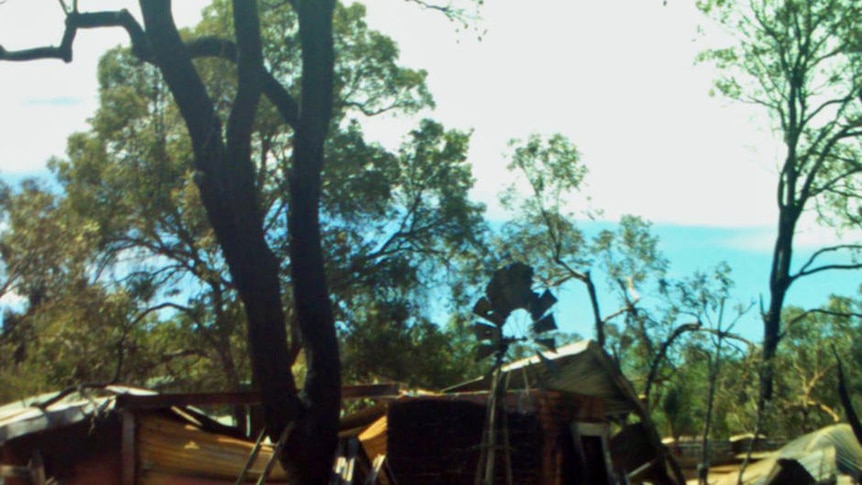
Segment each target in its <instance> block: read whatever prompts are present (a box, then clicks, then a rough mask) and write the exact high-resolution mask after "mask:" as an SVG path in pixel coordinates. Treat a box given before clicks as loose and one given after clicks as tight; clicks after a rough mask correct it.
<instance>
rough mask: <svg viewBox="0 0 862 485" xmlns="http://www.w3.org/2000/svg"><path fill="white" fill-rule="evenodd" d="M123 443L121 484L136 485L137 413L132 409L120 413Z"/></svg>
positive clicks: (121, 451) (121, 448)
mask: <svg viewBox="0 0 862 485" xmlns="http://www.w3.org/2000/svg"><path fill="white" fill-rule="evenodd" d="M120 426H121V428H122V431H121V438H120V439H121V441H122V442H121V444H120V464H121V471H120V484H121V485H135V484H136V483H137V465H138V460H137V455H138V453H137V450H136V449H135V441H136V436H135V435H136V428H137V426H136V423H135V415H134V413H132V412H131V411H126V410H123V411H122V413H121V414H120Z"/></svg>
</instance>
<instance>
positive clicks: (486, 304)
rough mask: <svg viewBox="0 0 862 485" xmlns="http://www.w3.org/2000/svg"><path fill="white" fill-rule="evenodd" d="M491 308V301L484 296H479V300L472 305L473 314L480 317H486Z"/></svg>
mask: <svg viewBox="0 0 862 485" xmlns="http://www.w3.org/2000/svg"><path fill="white" fill-rule="evenodd" d="M491 310H492V308H491V302H490V301H489V300H488V298H486V297H484V296H483V297H482V298H479V301H477V302H476V304H475V305H473V314H474V315H478V316H480V317H482V318H488V317H487V315H488V314H489V313H491Z"/></svg>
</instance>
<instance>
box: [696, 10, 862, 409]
mask: <svg viewBox="0 0 862 485" xmlns="http://www.w3.org/2000/svg"><path fill="white" fill-rule="evenodd" d="M699 7H700V8H701V10H702V11H704V12H705V13H706V14H707V15H708V16H709V17H710V18H711V19H713V20H714V21H716V23H717V24H718V25H720V26H722V27H724V28H725V29H726V30H727V31H728V32H730V33H732V35H733V36H734V42H733V45H732V46H730V47H727V48H722V49H713V50H709V51H706V52H704V53H703V54H702V55H701V59H702V60H707V61H712V62H714V63H715V64H716V65H717V67H718V68H719V69H720V70H721V77H720V78H719V79H718V80H717V81H716V87H717V89H718V91H720V92H721V93H722V94H723V95H725V96H728V97H730V98H732V99H735V100H739V101H742V102H747V103H753V104H755V105H758V106H761V107H762V108H763V109H764V110H765V112H766V113H768V115H769V118H770V120H771V122H772V124H773V128H774V129H775V130H776V132H777V133H778V134H779V136H780V138H781V141H782V143H783V147H784V154H783V158H782V160H781V161H780V162H779V164H778V175H779V177H778V184H777V189H776V204H777V207H778V221H777V227H776V231H777V232H776V239H775V245H774V248H773V251H772V264H771V270H770V276H769V298H768V302H767V303H766V306H765V308H763V310H762V314H763V328H764V337H763V359H764V365H763V367H762V372H761V379H760V388H761V391H760V396H759V406H758V407H759V408H760V409H761V410H763V409H764V407H765V406H767V405H768V403H769V402H771V400H772V397H773V381H774V372H775V370H774V369H775V366H774V358H775V356H776V352H777V349H778V344H779V341H780V340H781V336H782V334H783V332H784V325H785V324H786V322H783V320H782V318H783V313H782V310H783V308H784V305H785V301H786V298H787V294H788V291H789V289H790V288H791V285H793V284H794V283H796V282H797V281H799V280H801V279H803V278H805V277H807V276H810V275H814V274H819V273H822V272H824V271H831V270H858V269H860V268H862V264H860V263H859V262H858V260H856V259H853V257H852V253H853V252H855V253H856V254H858V252H859V251H860V250H862V242H860V241H859V240H858V239H856V240H854V239H848V240H845V241H842V242H838V243H835V244H832V245H827V246H823V247H820V248H818V249H816V250H815V251H813V252H812V254H811V256H810V257H809V258H808V259H806V260H804V261H801V262H800V261H797V260H795V259H794V249H795V237H796V234H797V229H798V228H799V224H800V220H801V219H802V217H803V215H804V214H806V213H811V212H813V211H817V214H818V217H819V220H820V222H822V223H825V224H828V225H831V226H835V227H851V228H856V229H858V228H859V227H860V217H859V209H860V203H859V201H860V200H862V199H860V196H862V187H860V182H862V163H860V161H859V160H860V158H859V155H860V136H862V57H860V53H862V49H860V46H862V42H861V41H862V30H860V27H859V24H858V22H856V20H855V19H857V18H859V15H860V13H862V11H860V8H862V6H860V5H859V4H858V3H857V2H847V1H843V0H817V1H801V0H755V1H752V2H727V1H719V0H715V1H713V0H703V1H701V2H699ZM850 234H852V232H851V233H850ZM857 234H858V233H857ZM836 255H838V256H839V257H838V258H834V256H836ZM830 258H831V259H830ZM761 414H762V413H761Z"/></svg>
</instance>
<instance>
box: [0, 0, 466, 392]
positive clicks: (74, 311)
mask: <svg viewBox="0 0 862 485" xmlns="http://www.w3.org/2000/svg"><path fill="white" fill-rule="evenodd" d="M228 5H229V2H225V1H218V2H215V3H214V4H213V6H212V7H210V8H209V9H208V10H207V11H206V13H205V15H204V19H203V20H202V22H201V24H200V25H199V26H198V27H197V28H196V29H195V31H194V36H205V35H208V34H221V33H223V32H224V31H225V29H230V28H231V22H232V20H231V16H230V14H229V11H228ZM262 9H263V10H265V12H263V13H262V19H263V21H264V26H263V33H264V40H265V45H266V47H265V49H266V51H267V58H268V59H270V60H272V63H273V65H272V66H271V67H272V70H273V72H275V73H276V74H277V76H278V77H279V78H280V79H279V80H280V81H281V82H282V83H283V84H284V85H285V86H288V89H290V90H292V91H294V92H298V90H297V88H296V84H297V82H298V79H299V73H298V72H296V69H295V66H297V65H299V63H298V62H297V59H296V58H295V56H296V53H297V52H298V49H297V48H296V43H297V42H298V40H297V32H296V26H297V23H296V19H295V17H294V16H293V13H292V10H291V9H290V8H287V6H286V5H263V6H262ZM364 14H365V10H364V7H362V6H361V5H352V6H349V7H342V6H340V7H339V8H338V9H337V12H336V16H335V19H334V22H335V30H336V49H337V53H338V61H337V64H336V77H337V80H336V84H337V90H336V98H337V99H336V102H335V106H336V110H337V113H336V116H335V117H334V122H333V124H334V126H333V128H332V133H333V135H332V136H331V137H330V138H329V139H328V141H327V145H326V148H325V149H326V159H327V164H326V166H325V169H324V174H323V176H324V184H323V194H322V211H321V218H322V222H323V226H324V227H323V237H324V247H325V248H326V251H327V252H328V254H327V272H328V278H329V281H331V282H332V284H331V285H330V289H331V291H332V298H333V300H334V302H335V313H336V318H337V320H338V321H339V322H340V324H339V326H340V328H341V331H342V332H343V334H344V339H343V343H344V344H345V348H344V349H343V351H344V353H345V355H346V362H349V363H350V365H348V367H349V368H353V369H354V370H352V371H350V372H347V373H346V374H347V376H348V377H349V378H350V379H365V378H371V377H373V376H389V377H390V378H392V379H397V380H403V381H406V382H410V383H411V384H416V385H422V386H428V387H443V386H444V385H447V384H452V383H454V382H457V381H459V380H461V379H463V378H464V377H465V376H464V375H463V373H464V372H468V370H467V369H468V367H469V366H470V365H472V360H471V359H472V356H470V357H467V356H466V353H465V352H463V351H462V350H461V349H460V347H459V346H458V344H456V343H453V342H450V337H451V335H450V333H449V332H447V331H444V330H439V329H438V328H437V327H436V326H435V325H433V324H432V323H431V322H430V320H429V318H430V315H432V312H438V313H439V312H440V311H441V310H445V309H446V307H445V304H442V303H441V301H445V300H446V296H447V295H445V294H442V293H441V294H438V295H436V296H434V297H431V296H428V289H429V288H431V287H440V286H441V285H445V284H446V282H448V281H452V279H453V278H455V277H456V275H458V273H459V272H460V271H461V270H460V268H461V267H462V266H463V265H466V264H470V261H471V258H473V256H472V254H474V253H476V251H477V248H479V245H480V243H481V237H482V227H483V221H482V211H483V207H482V206H481V205H479V204H476V203H474V202H472V201H470V200H469V195H468V193H469V190H470V188H471V187H472V184H473V178H472V175H471V173H470V167H469V164H468V163H467V161H466V153H467V149H468V144H469V133H464V132H459V131H456V130H448V129H446V128H445V127H443V126H442V125H441V124H439V123H437V122H434V121H432V120H423V121H422V122H420V123H419V125H418V127H417V128H416V129H415V130H413V131H412V132H410V133H409V134H408V136H407V137H406V138H405V140H404V143H403V145H402V147H401V148H400V149H399V150H397V151H394V152H390V151H387V150H386V149H384V148H383V147H382V146H380V145H377V144H374V143H369V142H367V141H366V140H365V138H364V135H363V133H362V129H361V124H360V119H361V118H362V117H365V116H369V115H374V114H378V113H382V112H391V113H402V114H403V113H415V112H417V111H419V110H421V109H424V108H428V107H432V106H433V100H432V98H431V96H430V94H429V92H428V90H427V87H426V86H425V72H424V71H421V70H413V69H409V68H405V67H403V66H401V65H400V64H399V63H398V49H397V46H396V45H395V43H394V42H393V41H392V40H391V39H389V38H387V37H385V36H383V35H382V34H380V33H378V32H374V31H372V30H369V29H368V26H367V24H366V23H365V21H364ZM195 62H196V63H197V65H198V68H199V71H200V72H201V75H202V77H203V78H204V80H205V82H206V84H207V89H208V90H209V95H210V96H211V97H212V98H213V99H215V100H216V104H217V106H218V108H219V109H220V110H223V111H224V112H227V111H228V110H229V108H230V105H231V103H232V99H233V96H234V92H235V89H236V88H235V85H234V82H235V81H234V79H235V77H234V76H232V75H231V73H232V70H233V69H234V67H233V65H232V64H231V63H228V62H226V61H224V60H221V59H199V60H196V61H195ZM98 77H99V85H100V91H99V96H100V106H99V109H98V110H97V112H96V113H95V114H94V115H93V117H92V119H91V128H90V130H89V131H87V132H84V133H76V134H74V135H72V136H71V137H70V138H69V142H68V149H67V153H68V158H66V159H63V160H54V161H52V162H51V165H50V166H51V168H52V170H53V171H54V174H55V175H56V178H57V181H58V182H59V184H60V189H61V190H60V191H59V192H58V193H56V194H52V193H50V192H48V191H47V190H44V189H42V188H40V187H38V185H36V184H35V183H28V184H25V186H23V187H22V189H21V193H20V194H16V195H14V196H13V195H9V193H7V192H6V191H5V189H4V192H3V195H4V197H3V199H2V200H3V203H4V211H3V214H4V216H5V217H6V218H7V219H8V224H7V226H5V227H4V229H3V231H2V233H3V234H2V246H0V248H2V253H1V254H0V256H2V258H3V264H4V269H5V272H6V273H7V279H8V280H9V281H12V280H14V281H15V286H14V287H12V286H10V290H11V291H13V292H14V293H15V294H19V295H23V296H30V295H32V296H33V298H30V302H29V303H27V304H24V305H23V306H22V308H21V312H20V313H16V314H15V315H10V319H8V321H10V322H12V321H15V322H20V323H19V324H17V328H15V329H13V328H12V327H15V325H11V324H10V325H7V327H9V328H8V331H6V332H4V333H5V336H6V339H7V340H8V346H9V347H8V348H12V352H10V354H9V355H19V356H21V358H20V359H19V362H4V363H2V364H0V365H2V367H3V369H10V368H12V367H15V366H17V367H18V368H21V369H23V367H21V366H29V367H28V369H29V368H32V369H33V371H32V372H33V373H37V374H39V375H40V376H42V378H41V379H39V380H34V381H33V384H34V385H35V386H49V387H57V386H60V385H65V384H71V383H76V381H81V380H95V381H109V380H111V379H113V378H114V377H115V374H116V377H118V378H119V379H121V380H123V381H125V382H129V383H135V384H143V385H158V386H160V387H168V388H173V389H186V390H207V389H208V390H214V389H225V388H228V389H236V388H238V387H240V386H241V384H242V383H243V382H246V381H248V379H249V376H250V371H249V364H248V361H247V358H246V356H247V352H246V350H245V338H244V333H245V315H244V312H243V311H242V307H241V305H240V302H239V299H238V296H237V294H236V291H235V289H234V285H233V282H232V281H231V280H230V277H229V276H228V271H227V268H226V264H225V261H224V259H223V256H222V254H221V251H220V249H219V247H218V244H217V242H216V239H215V236H214V234H213V231H212V229H211V227H210V224H209V222H208V220H207V217H206V214H205V211H204V210H203V208H202V206H201V203H200V200H199V194H198V189H197V186H196V184H195V178H196V177H199V176H202V175H201V174H198V173H196V172H194V171H193V170H192V168H191V167H192V164H191V160H192V153H191V147H190V144H189V140H188V137H187V134H186V132H185V123H184V122H183V120H182V118H181V116H180V114H179V113H178V111H177V108H176V106H174V104H173V103H172V100H171V96H170V94H169V92H168V90H167V88H166V86H165V84H164V82H163V81H162V79H161V77H160V75H159V73H158V71H157V70H156V69H155V68H153V67H152V66H149V65H146V64H142V63H141V62H139V61H138V60H137V59H136V58H135V57H134V56H132V55H131V54H130V53H129V52H128V51H127V50H125V49H114V50H111V51H109V52H108V53H106V54H105V55H104V57H103V58H102V60H101V62H100V65H99V73H98ZM262 103H263V106H262V109H261V110H260V111H259V114H258V118H257V120H256V122H255V130H256V131H255V135H254V147H253V148H254V151H255V153H254V159H255V160H256V161H257V162H256V167H255V169H256V171H257V173H256V174H255V176H256V181H257V183H256V189H257V194H256V196H257V198H258V200H259V203H260V205H261V206H262V207H263V208H264V211H263V212H264V216H265V219H266V220H265V227H266V229H267V237H268V239H269V240H270V242H271V245H272V246H273V248H275V250H276V253H277V255H278V256H279V257H280V260H281V261H280V264H281V267H282V279H283V281H284V282H285V284H289V283H290V277H289V274H290V273H289V265H290V261H289V258H288V257H287V235H286V224H285V215H286V212H287V194H286V188H285V187H284V185H283V184H282V182H281V181H280V180H281V175H282V174H283V173H284V171H286V170H287V169H288V168H289V164H290V160H291V151H292V143H293V140H292V137H293V134H292V133H291V132H290V130H288V129H287V127H285V126H283V125H282V124H281V121H280V118H279V117H278V116H276V115H275V113H274V111H273V110H274V108H273V107H272V106H271V105H270V104H269V103H268V102H265V101H264V102H262ZM70 241H72V242H70ZM285 294H289V292H286V293H285ZM432 299H433V301H432ZM36 300H38V301H36ZM286 300H287V301H285V306H286V307H287V309H288V314H291V306H292V303H291V302H290V301H289V298H287V297H286ZM408 302H409V303H408ZM393 308H400V309H401V311H400V313H399V315H400V317H399V318H397V319H394V320H393V319H390V318H388V317H384V315H389V314H390V313H391V312H390V310H392V309H393ZM404 312H409V313H404ZM81 322H85V323H83V324H82V323H81ZM393 322H395V323H393ZM45 332H52V334H53V335H55V336H56V338H52V339H50V341H49V340H45V338H44V337H43V336H42V335H43V333H45ZM33 338H37V339H38V340H39V345H38V348H37V347H34V344H32V343H31V342H30V340H32V339H33ZM64 342H65V344H64ZM69 342H76V343H77V346H78V347H80V349H76V350H74V351H72V350H70V349H69V348H68V347H69V345H68V343H69ZM21 345H23V346H24V347H25V350H26V351H20V352H17V353H16V349H17V346H21ZM64 345H65V346H64ZM378 347H379V348H378ZM35 349H38V351H39V352H40V353H39V354H37V353H36V350H35ZM380 349H384V350H385V352H384V353H385V355H392V356H396V357H392V358H389V359H387V358H382V357H380V355H381V354H380V352H381V350H380ZM375 352H377V353H376V354H375ZM94 355H95V356H98V357H93V356H94ZM84 362H93V364H92V365H89V366H83V367H82V365H81V363H84ZM356 362H368V363H373V365H372V364H365V365H366V367H363V366H362V365H356V366H354V365H353V363H356ZM367 366H371V367H367ZM118 369H119V370H118ZM28 372H30V371H28ZM15 385H16V386H20V384H15ZM18 388H19V387H16V389H18ZM40 389H41V388H40ZM31 390H34V389H32V386H30V387H29V388H27V389H22V390H21V392H29V391H31Z"/></svg>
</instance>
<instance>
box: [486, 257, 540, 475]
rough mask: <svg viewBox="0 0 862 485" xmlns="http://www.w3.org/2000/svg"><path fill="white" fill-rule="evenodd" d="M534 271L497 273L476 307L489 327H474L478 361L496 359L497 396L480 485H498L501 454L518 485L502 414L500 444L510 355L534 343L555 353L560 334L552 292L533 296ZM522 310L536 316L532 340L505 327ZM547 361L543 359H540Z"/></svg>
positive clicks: (491, 401)
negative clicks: (520, 345) (509, 332)
mask: <svg viewBox="0 0 862 485" xmlns="http://www.w3.org/2000/svg"><path fill="white" fill-rule="evenodd" d="M532 284H533V268H532V267H530V266H528V265H526V264H523V263H512V264H509V265H507V266H505V267H503V268H500V269H498V270H497V271H495V272H494V274H493V275H492V277H491V282H490V283H488V286H487V287H486V288H485V295H484V296H483V297H481V298H479V301H477V302H476V305H474V306H473V313H474V314H475V315H477V316H478V317H480V318H482V319H483V320H484V322H477V323H475V324H473V331H474V333H475V335H476V339H477V340H478V341H479V342H480V344H479V346H478V348H477V356H476V357H477V359H478V360H481V359H485V358H488V357H490V356H494V363H493V365H492V368H491V374H492V380H491V394H490V396H489V398H488V405H487V410H486V413H485V426H484V431H483V435H482V447H481V453H480V455H479V462H478V464H477V467H476V479H475V482H474V483H475V485H492V484H493V483H494V476H495V471H494V461H495V454H496V451H497V450H498V449H502V450H503V451H504V454H503V459H504V461H505V467H506V468H505V471H506V483H507V484H511V483H512V463H511V454H510V453H509V434H508V425H507V423H506V415H505V413H502V416H503V423H502V432H503V433H502V435H503V436H502V441H503V443H502V444H498V433H497V431H498V429H497V428H498V427H500V426H499V425H500V423H499V422H498V421H499V420H498V418H497V416H498V415H500V414H501V413H500V411H502V409H501V407H500V401H501V400H502V397H503V396H504V395H505V392H506V389H505V388H504V387H505V386H504V385H503V382H502V377H503V373H502V367H503V363H504V361H505V359H506V354H507V353H508V351H509V348H510V346H511V345H512V344H514V343H518V342H524V341H528V340H533V341H534V342H535V343H536V344H538V345H539V346H541V347H543V348H545V349H548V350H552V351H553V350H555V345H554V339H553V337H548V336H547V333H548V332H551V331H553V330H556V329H557V324H556V321H555V320H554V316H553V314H551V313H549V312H548V310H550V308H551V307H552V306H553V305H554V303H556V302H557V298H556V297H555V296H554V295H553V294H551V292H550V291H548V290H545V291H544V292H543V293H542V294H541V295H539V294H538V293H536V292H533V290H532V288H531V287H532ZM518 309H522V310H526V311H527V312H528V313H529V314H530V318H531V320H532V321H531V323H530V336H529V337H527V336H520V337H519V336H514V335H507V334H506V333H505V332H504V328H503V327H504V326H505V324H506V321H507V320H508V318H509V316H510V315H511V314H512V312H513V311H515V310H518ZM539 355H540V356H541V354H539Z"/></svg>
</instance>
